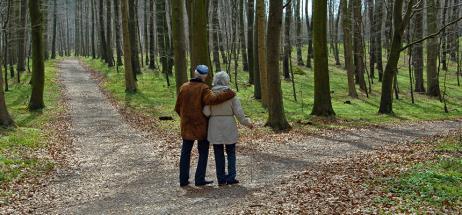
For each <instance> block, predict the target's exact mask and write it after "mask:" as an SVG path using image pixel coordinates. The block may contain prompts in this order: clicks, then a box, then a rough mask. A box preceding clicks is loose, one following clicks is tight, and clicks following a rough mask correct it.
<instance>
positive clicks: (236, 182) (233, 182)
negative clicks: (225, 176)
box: [228, 179, 239, 185]
mask: <svg viewBox="0 0 462 215" xmlns="http://www.w3.org/2000/svg"><path fill="white" fill-rule="evenodd" d="M228 184H229V185H233V184H239V181H238V180H236V179H233V180H229V181H228Z"/></svg>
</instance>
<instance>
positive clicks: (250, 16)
mask: <svg viewBox="0 0 462 215" xmlns="http://www.w3.org/2000/svg"><path fill="white" fill-rule="evenodd" d="M254 1H255V0H248V6H247V58H248V59H249V60H248V63H249V84H254V75H255V62H254V58H255V56H254V55H255V54H254V52H256V51H257V50H254V49H253V48H254V44H253V42H254V37H253V32H254V17H255V15H254V14H255V9H254V5H255V4H254Z"/></svg>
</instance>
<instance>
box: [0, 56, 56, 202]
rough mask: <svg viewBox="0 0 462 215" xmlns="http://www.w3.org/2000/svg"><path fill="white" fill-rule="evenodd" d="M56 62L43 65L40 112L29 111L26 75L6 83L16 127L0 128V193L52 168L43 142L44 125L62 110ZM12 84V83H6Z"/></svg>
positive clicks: (46, 135)
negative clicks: (11, 185)
mask: <svg viewBox="0 0 462 215" xmlns="http://www.w3.org/2000/svg"><path fill="white" fill-rule="evenodd" d="M56 64H57V61H48V62H47V63H46V68H45V70H46V79H45V93H44V101H45V105H46V108H45V109H44V110H43V111H41V112H29V111H28V110H27V104H28V102H29V97H30V92H31V87H30V85H29V80H30V74H28V73H24V74H23V76H22V80H21V83H19V84H18V83H10V90H9V91H8V92H6V95H5V97H6V102H7V107H8V110H9V112H10V114H11V115H12V117H13V118H14V120H15V122H16V124H17V126H18V127H17V128H10V129H4V128H0V185H1V186H2V191H1V192H0V199H1V201H2V202H1V203H4V202H3V201H4V199H3V197H6V196H8V193H7V192H8V190H7V186H8V184H10V183H15V182H20V181H21V180H23V179H24V178H27V177H30V176H37V175H42V174H44V173H46V172H48V171H49V170H51V169H52V168H53V166H54V162H53V161H52V160H51V159H50V158H49V156H47V152H46V151H47V144H48V142H47V140H48V136H49V134H50V132H51V131H49V130H48V129H46V126H47V123H49V122H51V121H53V120H54V119H56V117H58V115H59V114H60V113H63V112H64V108H63V106H62V105H60V104H59V100H60V88H59V83H58V77H57V71H56V70H57V69H56V68H57V66H56ZM10 82H12V80H10Z"/></svg>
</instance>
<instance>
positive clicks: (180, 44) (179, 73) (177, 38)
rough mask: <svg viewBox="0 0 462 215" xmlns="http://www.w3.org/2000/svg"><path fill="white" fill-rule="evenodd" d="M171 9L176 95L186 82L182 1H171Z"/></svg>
mask: <svg viewBox="0 0 462 215" xmlns="http://www.w3.org/2000/svg"><path fill="white" fill-rule="evenodd" d="M151 2H152V0H151ZM171 7H172V36H173V52H174V56H175V75H176V76H175V77H176V89H177V93H178V92H179V89H180V87H181V85H182V84H183V83H186V82H187V81H188V75H187V65H186V64H187V62H186V34H185V29H184V0H173V1H172V4H171Z"/></svg>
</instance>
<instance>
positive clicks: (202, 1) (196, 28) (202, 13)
mask: <svg viewBox="0 0 462 215" xmlns="http://www.w3.org/2000/svg"><path fill="white" fill-rule="evenodd" d="M190 4H191V20H190V21H191V28H190V29H191V31H190V32H191V68H195V67H196V66H197V65H201V64H203V65H206V66H208V67H210V66H211V63H210V53H209V39H208V31H207V22H208V15H207V0H195V1H194V2H191V3H190ZM191 72H192V71H191ZM212 79H213V71H210V73H209V76H208V78H207V83H208V84H211V82H212Z"/></svg>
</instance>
